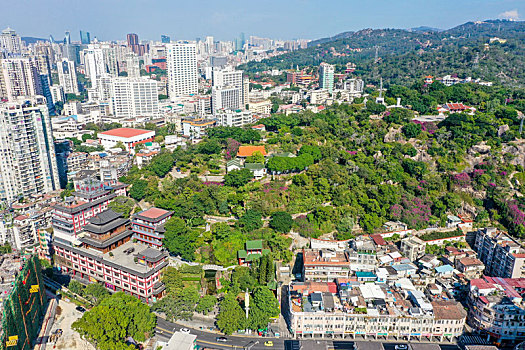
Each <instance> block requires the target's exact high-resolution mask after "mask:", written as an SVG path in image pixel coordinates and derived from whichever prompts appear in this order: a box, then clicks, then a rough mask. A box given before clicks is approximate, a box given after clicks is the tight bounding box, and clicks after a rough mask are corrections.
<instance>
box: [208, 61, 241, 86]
mask: <svg viewBox="0 0 525 350" xmlns="http://www.w3.org/2000/svg"><path fill="white" fill-rule="evenodd" d="M242 83H243V71H242V70H235V69H233V68H232V67H230V66H228V67H226V68H224V69H221V68H215V67H214V68H213V73H212V86H235V87H241V86H242Z"/></svg>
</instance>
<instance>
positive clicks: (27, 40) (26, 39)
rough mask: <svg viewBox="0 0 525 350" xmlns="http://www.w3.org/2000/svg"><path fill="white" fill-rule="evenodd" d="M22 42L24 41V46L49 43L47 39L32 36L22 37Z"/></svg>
mask: <svg viewBox="0 0 525 350" xmlns="http://www.w3.org/2000/svg"><path fill="white" fill-rule="evenodd" d="M22 41H24V42H25V43H26V44H34V43H36V42H37V41H49V39H42V38H34V37H32V36H23V37H22Z"/></svg>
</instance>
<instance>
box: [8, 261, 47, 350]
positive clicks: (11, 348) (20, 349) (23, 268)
mask: <svg viewBox="0 0 525 350" xmlns="http://www.w3.org/2000/svg"><path fill="white" fill-rule="evenodd" d="M4 258H5V257H4ZM18 259H19V263H20V267H19V271H17V274H16V275H15V276H14V281H13V282H10V287H11V288H9V289H10V291H9V292H8V295H7V297H5V296H4V297H5V298H4V299H3V303H2V320H1V321H0V350H30V349H32V348H33V342H34V340H35V338H36V337H37V336H38V333H39V331H40V323H41V321H42V318H43V316H44V314H45V308H46V305H47V298H46V291H45V287H44V281H43V279H42V273H41V268H40V260H38V257H37V256H35V255H23V256H21V257H18ZM4 263H6V261H4ZM7 263H9V261H7Z"/></svg>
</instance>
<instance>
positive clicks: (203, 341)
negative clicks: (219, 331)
mask: <svg viewBox="0 0 525 350" xmlns="http://www.w3.org/2000/svg"><path fill="white" fill-rule="evenodd" d="M157 329H160V330H161V331H164V332H166V333H169V334H173V333H174V332H173V331H169V330H167V329H164V328H162V327H159V326H157ZM197 343H204V344H209V345H218V346H226V347H230V348H233V347H238V348H241V347H242V346H241V345H236V346H235V345H229V344H219V343H214V342H211V341H206V340H200V339H199V338H198V337H197Z"/></svg>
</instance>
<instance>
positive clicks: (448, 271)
mask: <svg viewBox="0 0 525 350" xmlns="http://www.w3.org/2000/svg"><path fill="white" fill-rule="evenodd" d="M435 270H436V273H437V274H438V275H440V276H450V275H452V273H453V272H454V268H453V267H452V266H450V265H442V266H438V267H436V268H435Z"/></svg>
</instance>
